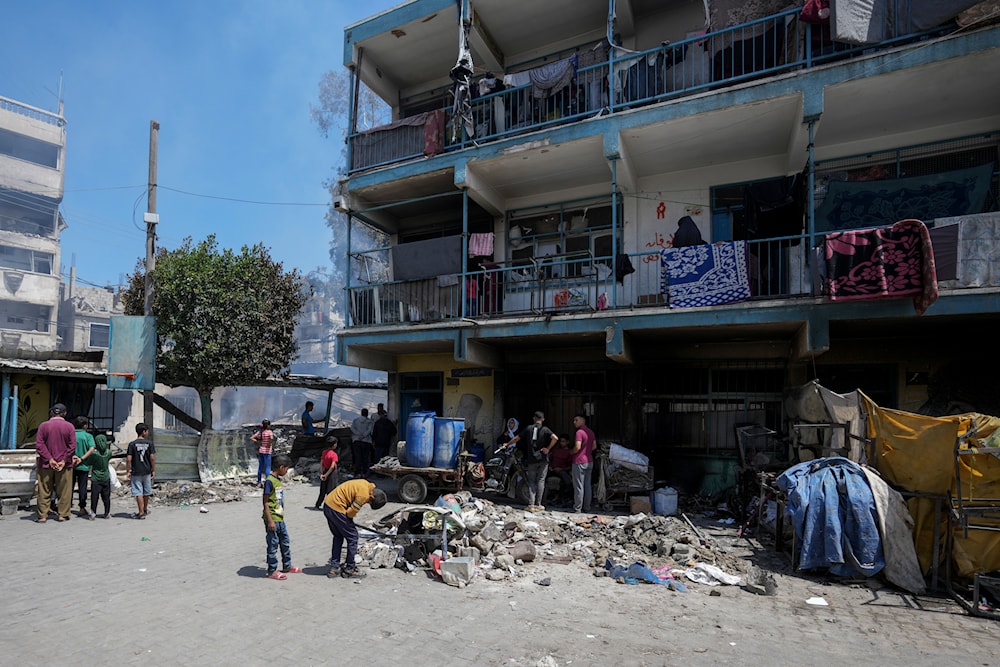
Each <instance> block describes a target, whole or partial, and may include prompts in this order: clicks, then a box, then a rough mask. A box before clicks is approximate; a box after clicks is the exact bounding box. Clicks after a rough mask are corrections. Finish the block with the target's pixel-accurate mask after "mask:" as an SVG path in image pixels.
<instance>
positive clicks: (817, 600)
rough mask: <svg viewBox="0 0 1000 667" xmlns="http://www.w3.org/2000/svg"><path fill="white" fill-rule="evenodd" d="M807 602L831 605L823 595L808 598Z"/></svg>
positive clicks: (820, 605)
mask: <svg viewBox="0 0 1000 667" xmlns="http://www.w3.org/2000/svg"><path fill="white" fill-rule="evenodd" d="M806 604H811V605H814V606H816V607H829V606H830V603H829V602H827V601H826V600H824V599H823V598H821V597H813V598H809V599H808V600H806Z"/></svg>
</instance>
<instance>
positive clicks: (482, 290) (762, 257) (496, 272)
mask: <svg viewBox="0 0 1000 667" xmlns="http://www.w3.org/2000/svg"><path fill="white" fill-rule="evenodd" d="M808 248H809V240H808V237H807V236H790V237H783V238H776V239H763V240H752V241H748V242H747V255H748V273H749V280H750V290H751V294H752V297H751V298H755V299H788V298H798V297H803V296H809V295H811V294H813V292H814V289H813V284H812V269H811V267H810V265H809V261H810V257H809V253H808ZM627 256H628V261H629V263H630V264H631V266H632V267H633V269H634V271H633V272H631V273H625V272H624V271H620V268H621V267H619V266H618V264H619V262H622V260H621V259H620V258H612V257H594V256H592V255H591V254H590V253H589V252H586V253H576V254H571V255H560V256H554V257H545V258H542V259H532V260H517V261H515V262H511V263H507V264H497V265H495V266H494V267H493V268H486V269H482V270H478V271H470V272H468V273H466V274H459V275H454V276H441V277H438V278H429V279H423V280H410V281H385V282H379V283H368V284H364V285H360V286H352V287H350V288H349V289H348V292H349V294H350V297H349V298H350V303H351V321H350V322H349V325H348V326H351V327H365V326H382V325H393V324H399V323H418V322H422V323H429V322H437V321H442V320H454V319H462V318H472V319H481V318H496V317H521V316H547V315H556V314H572V313H582V312H596V311H601V310H609V309H615V310H617V309H633V308H642V307H647V306H666V305H667V299H666V296H665V295H664V294H663V292H662V280H661V269H660V254H659V252H648V251H647V252H636V253H629V254H628V255H627ZM619 273H620V274H621V280H620V281H619V280H617V279H616V274H619Z"/></svg>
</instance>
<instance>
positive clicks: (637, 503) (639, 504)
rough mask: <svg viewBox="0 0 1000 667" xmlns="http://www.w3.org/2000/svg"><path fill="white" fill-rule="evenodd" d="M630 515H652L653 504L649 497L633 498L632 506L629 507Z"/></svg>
mask: <svg viewBox="0 0 1000 667" xmlns="http://www.w3.org/2000/svg"><path fill="white" fill-rule="evenodd" d="M629 513H630V514H639V513H643V514H652V513H653V504H652V503H651V502H650V500H649V496H632V497H631V505H630V506H629Z"/></svg>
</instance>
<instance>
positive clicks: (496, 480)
mask: <svg viewBox="0 0 1000 667" xmlns="http://www.w3.org/2000/svg"><path fill="white" fill-rule="evenodd" d="M485 467H486V479H485V480H484V481H483V485H482V487H483V489H484V490H485V491H489V492H491V493H495V494H497V495H501V496H509V497H511V498H514V499H516V500H517V501H518V502H521V503H524V504H527V503H528V476H527V475H526V474H525V472H524V464H523V462H522V461H521V452H520V451H518V449H517V445H516V444H513V445H508V446H506V447H502V448H500V449H498V450H497V451H496V453H495V454H494V455H493V456H492V457H491V458H490V460H489V461H487V462H486V464H485Z"/></svg>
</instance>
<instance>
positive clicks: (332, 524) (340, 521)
mask: <svg viewBox="0 0 1000 667" xmlns="http://www.w3.org/2000/svg"><path fill="white" fill-rule="evenodd" d="M323 514H324V515H326V525H327V526H328V527H329V528H330V533H332V534H333V548H332V549H331V551H330V568H331V569H339V568H340V552H341V550H342V549H343V548H344V542H345V541H346V542H347V558H346V559H345V560H344V569H345V570H356V569H357V567H358V566H357V563H355V559H356V557H357V555H358V527H357V526H355V525H354V519H352V518H350V517H349V516H347V515H346V514H341V513H340V512H334V511H333V508H331V507H330V506H329V505H323Z"/></svg>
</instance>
